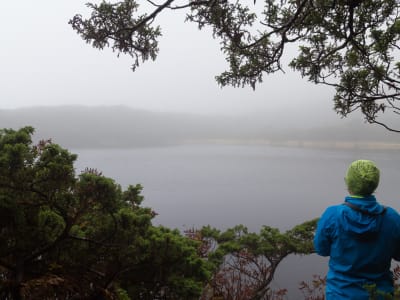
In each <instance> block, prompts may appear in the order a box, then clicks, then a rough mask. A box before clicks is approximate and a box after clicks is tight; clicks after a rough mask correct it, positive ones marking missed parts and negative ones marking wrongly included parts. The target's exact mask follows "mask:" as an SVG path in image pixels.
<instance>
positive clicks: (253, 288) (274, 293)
mask: <svg viewBox="0 0 400 300" xmlns="http://www.w3.org/2000/svg"><path fill="white" fill-rule="evenodd" d="M316 223H317V220H311V221H308V222H305V223H303V224H301V225H298V226H295V227H294V228H293V229H291V230H288V231H286V232H280V231H279V230H278V229H276V228H272V227H268V226H264V227H263V228H262V229H261V230H260V232H259V233H254V232H249V231H248V229H247V227H245V226H243V225H238V226H235V227H234V228H230V229H228V230H226V231H224V232H221V231H219V230H217V229H213V228H210V227H208V226H206V227H203V228H202V229H201V230H199V231H196V230H192V231H189V232H187V234H188V235H189V236H191V237H192V238H193V239H195V240H198V241H201V242H202V243H201V244H200V247H199V254H200V255H201V256H203V257H206V258H207V259H208V261H209V262H211V263H212V264H213V265H214V268H215V269H214V272H213V276H212V278H211V280H210V282H209V283H208V285H207V286H206V288H205V289H204V291H203V295H202V298H201V299H203V300H206V299H225V300H250V299H251V300H256V299H257V300H261V299H269V300H273V299H274V300H279V299H284V296H285V295H286V290H285V289H280V290H273V289H272V288H271V283H272V281H273V279H274V275H275V273H276V271H277V268H278V266H279V264H280V263H281V262H282V260H283V259H284V258H285V257H287V256H288V255H290V254H299V255H305V254H310V253H312V252H313V251H314V250H313V249H314V248H313V237H314V231H315V227H316Z"/></svg>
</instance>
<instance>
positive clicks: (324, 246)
mask: <svg viewBox="0 0 400 300" xmlns="http://www.w3.org/2000/svg"><path fill="white" fill-rule="evenodd" d="M332 217H333V216H332V208H328V209H327V210H326V211H325V212H324V214H323V215H322V216H321V218H320V219H319V221H318V224H317V230H316V232H315V237H314V248H315V251H316V252H317V253H318V254H319V255H321V256H329V255H330V253H331V244H332V231H333V228H332V226H333V225H334V222H333V221H332Z"/></svg>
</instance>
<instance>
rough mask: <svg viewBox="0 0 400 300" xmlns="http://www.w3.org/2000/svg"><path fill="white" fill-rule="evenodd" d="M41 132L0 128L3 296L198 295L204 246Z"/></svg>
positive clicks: (137, 189) (134, 189)
mask: <svg viewBox="0 0 400 300" xmlns="http://www.w3.org/2000/svg"><path fill="white" fill-rule="evenodd" d="M32 134H33V128H31V127H25V128H22V129H20V130H18V131H15V130H11V129H4V130H0V298H1V299H13V300H19V299H161V298H160V297H163V299H197V298H198V297H199V295H200V294H201V290H202V288H203V282H205V281H206V280H207V278H208V277H209V274H210V272H209V267H208V262H207V261H205V260H204V259H202V258H201V257H200V256H199V255H198V254H197V247H198V242H196V241H194V240H191V239H188V238H187V237H185V236H183V235H182V234H180V233H179V232H178V231H176V230H171V229H168V228H164V227H155V226H153V225H152V223H151V220H152V218H153V217H154V215H155V213H154V212H153V211H152V210H151V209H150V208H145V207H143V206H142V205H141V204H142V201H143V196H141V194H140V193H141V190H142V187H141V186H140V185H136V186H129V187H128V188H127V189H126V190H122V189H121V187H120V186H119V185H118V184H116V183H115V182H114V181H113V180H112V179H110V178H107V177H104V176H103V175H102V174H101V173H100V172H98V171H96V170H95V169H86V170H85V171H84V172H82V173H81V174H79V175H78V176H76V174H75V169H74V166H73V163H74V161H75V159H76V155H74V154H71V153H69V152H68V151H67V150H65V149H63V148H61V147H60V146H59V145H56V144H53V143H52V142H51V141H41V142H39V143H38V144H37V145H33V143H32V140H31V136H32Z"/></svg>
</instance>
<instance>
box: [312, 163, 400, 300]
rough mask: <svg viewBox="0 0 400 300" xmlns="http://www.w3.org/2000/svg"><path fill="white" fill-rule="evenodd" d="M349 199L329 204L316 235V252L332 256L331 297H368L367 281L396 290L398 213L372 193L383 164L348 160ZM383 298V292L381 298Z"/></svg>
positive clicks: (399, 255) (384, 289) (337, 299)
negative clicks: (394, 275) (378, 166)
mask: <svg viewBox="0 0 400 300" xmlns="http://www.w3.org/2000/svg"><path fill="white" fill-rule="evenodd" d="M345 182H346V185H347V189H348V192H349V196H347V197H346V198H345V202H344V203H342V204H339V205H335V206H331V207H328V208H327V209H326V211H325V212H324V213H323V215H322V217H321V218H320V220H319V221H318V225H317V230H316V234H315V238H314V247H315V250H316V252H317V253H318V254H319V255H322V256H329V257H330V258H329V271H328V274H327V284H326V290H325V293H326V299H327V300H332V299H335V300H340V299H352V300H367V299H369V292H368V291H367V290H366V288H365V287H366V285H375V287H376V289H377V291H379V292H378V294H383V293H388V294H393V276H392V273H391V271H390V267H391V262H392V259H395V260H400V215H399V214H398V213H397V212H396V211H395V210H394V209H393V208H390V207H385V206H383V205H381V204H379V203H378V202H377V200H376V198H375V196H374V195H373V193H374V191H375V190H376V188H377V187H378V184H379V169H378V168H377V167H376V165H375V163H374V162H372V161H369V160H357V161H354V162H353V163H351V164H350V166H349V168H348V170H347V174H346V177H345ZM382 299H383V298H382Z"/></svg>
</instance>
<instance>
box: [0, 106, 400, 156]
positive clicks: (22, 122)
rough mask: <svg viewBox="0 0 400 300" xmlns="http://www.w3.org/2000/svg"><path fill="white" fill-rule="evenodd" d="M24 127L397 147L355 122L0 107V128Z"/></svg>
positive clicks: (145, 137) (66, 137)
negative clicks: (297, 123) (290, 122)
mask: <svg viewBox="0 0 400 300" xmlns="http://www.w3.org/2000/svg"><path fill="white" fill-rule="evenodd" d="M26 125H30V126H33V127H35V129H36V135H35V136H36V137H37V138H38V139H44V138H52V139H53V141H54V142H56V143H59V144H61V145H62V146H64V147H66V148H104V147H115V148H121V147H144V146H163V145H171V144H179V143H186V142H205V141H207V142H210V141H214V142H246V143H252V142H261V143H271V144H278V145H296V146H313V145H314V146H315V145H316V146H325V147H331V146H332V147H335V146H337V145H339V144H340V143H342V145H343V143H344V144H346V145H348V144H352V143H356V144H360V145H362V144H365V143H369V144H376V143H378V144H394V145H400V134H397V133H390V132H388V131H387V130H385V129H383V128H381V127H379V126H373V125H369V124H363V123H360V122H359V121H358V122H357V121H349V120H346V119H344V120H338V123H337V125H336V124H335V125H330V126H324V125H319V126H318V127H313V128H308V129H305V128H301V127H300V128H284V129H282V128H279V123H277V122H272V120H264V119H263V118H262V117H253V116H242V117H236V118H234V117H223V116H212V117H211V116H201V115H187V114H172V113H156V112H149V111H142V110H134V109H131V108H128V107H123V106H114V107H85V106H63V107H33V108H24V109H15V110H0V128H15V129H16V128H20V127H22V126H26Z"/></svg>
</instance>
